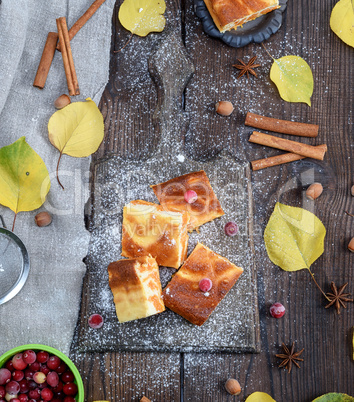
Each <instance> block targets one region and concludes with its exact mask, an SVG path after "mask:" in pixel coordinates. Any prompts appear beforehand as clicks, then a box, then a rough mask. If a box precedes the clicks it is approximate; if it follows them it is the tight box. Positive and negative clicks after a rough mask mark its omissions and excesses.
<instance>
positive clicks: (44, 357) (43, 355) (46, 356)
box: [37, 350, 49, 363]
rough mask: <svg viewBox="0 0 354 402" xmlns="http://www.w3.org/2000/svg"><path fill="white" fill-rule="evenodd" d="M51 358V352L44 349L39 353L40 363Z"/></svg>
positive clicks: (38, 360) (38, 359)
mask: <svg viewBox="0 0 354 402" xmlns="http://www.w3.org/2000/svg"><path fill="white" fill-rule="evenodd" d="M48 359H49V353H48V352H45V351H44V350H42V351H40V352H38V353H37V362H39V363H46V362H47V360H48Z"/></svg>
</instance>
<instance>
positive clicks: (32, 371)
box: [25, 367, 34, 380]
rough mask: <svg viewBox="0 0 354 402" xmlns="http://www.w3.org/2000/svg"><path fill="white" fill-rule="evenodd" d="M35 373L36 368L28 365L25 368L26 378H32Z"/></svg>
mask: <svg viewBox="0 0 354 402" xmlns="http://www.w3.org/2000/svg"><path fill="white" fill-rule="evenodd" d="M33 374H34V370H32V369H31V368H30V367H27V368H26V370H25V378H26V380H32V378H33Z"/></svg>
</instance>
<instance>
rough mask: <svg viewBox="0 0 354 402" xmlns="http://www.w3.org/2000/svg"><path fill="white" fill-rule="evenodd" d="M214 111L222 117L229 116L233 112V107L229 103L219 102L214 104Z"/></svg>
mask: <svg viewBox="0 0 354 402" xmlns="http://www.w3.org/2000/svg"><path fill="white" fill-rule="evenodd" d="M215 111H216V113H219V114H221V115H222V116H230V114H231V113H232V112H233V111H234V107H233V106H232V103H231V102H229V101H219V102H217V103H216V104H215Z"/></svg>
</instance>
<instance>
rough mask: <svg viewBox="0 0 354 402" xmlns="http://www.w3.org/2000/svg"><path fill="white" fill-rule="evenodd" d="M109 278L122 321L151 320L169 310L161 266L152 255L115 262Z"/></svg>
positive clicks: (110, 266)
mask: <svg viewBox="0 0 354 402" xmlns="http://www.w3.org/2000/svg"><path fill="white" fill-rule="evenodd" d="M108 275H109V286H110V288H111V290H112V293H113V298H114V304H115V306H116V313H117V317H118V320H119V322H126V321H132V320H137V319H139V318H145V317H149V316H150V315H154V314H158V313H161V312H162V311H164V310H165V306H164V303H163V301H162V299H161V293H162V289H161V282H160V274H159V267H158V265H157V263H156V260H155V259H154V258H152V257H151V256H144V257H138V258H134V259H129V260H119V261H115V262H112V263H110V264H109V266H108Z"/></svg>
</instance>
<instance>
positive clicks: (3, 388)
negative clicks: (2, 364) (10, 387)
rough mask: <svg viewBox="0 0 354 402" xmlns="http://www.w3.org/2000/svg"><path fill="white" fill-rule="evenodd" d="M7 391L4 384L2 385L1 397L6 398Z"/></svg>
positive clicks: (0, 386)
mask: <svg viewBox="0 0 354 402" xmlns="http://www.w3.org/2000/svg"><path fill="white" fill-rule="evenodd" d="M5 395H6V391H5V387H4V386H3V385H0V398H5Z"/></svg>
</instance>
